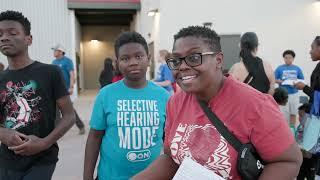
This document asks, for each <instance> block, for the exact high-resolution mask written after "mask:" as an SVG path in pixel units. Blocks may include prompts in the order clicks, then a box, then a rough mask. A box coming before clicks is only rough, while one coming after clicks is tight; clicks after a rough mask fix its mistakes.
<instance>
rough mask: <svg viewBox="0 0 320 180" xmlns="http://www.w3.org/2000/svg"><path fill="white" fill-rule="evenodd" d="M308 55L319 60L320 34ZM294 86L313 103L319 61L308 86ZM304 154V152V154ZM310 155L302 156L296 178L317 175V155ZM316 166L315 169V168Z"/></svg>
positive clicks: (318, 87) (319, 75)
mask: <svg viewBox="0 0 320 180" xmlns="http://www.w3.org/2000/svg"><path fill="white" fill-rule="evenodd" d="M310 55H311V59H312V61H319V60H320V36H317V37H316V38H315V39H314V41H313V42H312V44H311V50H310ZM295 87H296V88H297V89H299V90H303V92H304V93H306V94H307V95H308V96H309V97H310V99H309V103H310V104H312V103H313V93H314V91H320V63H318V64H317V66H316V68H315V69H314V70H313V72H312V74H311V80H310V86H307V85H305V84H304V83H302V82H298V83H296V84H295ZM304 153H305V152H304ZM304 156H305V154H304ZM310 156H311V157H304V158H303V163H302V166H301V168H300V172H299V175H298V177H297V180H299V179H304V178H305V177H307V178H310V179H314V177H315V173H316V172H317V175H319V172H320V170H319V164H318V165H317V163H319V162H318V161H319V157H318V156H315V155H310ZM316 168H317V170H316Z"/></svg>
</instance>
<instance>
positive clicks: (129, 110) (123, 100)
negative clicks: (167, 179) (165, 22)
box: [84, 32, 170, 180]
mask: <svg viewBox="0 0 320 180" xmlns="http://www.w3.org/2000/svg"><path fill="white" fill-rule="evenodd" d="M115 54H116V57H117V60H116V63H118V66H119V70H120V71H121V73H122V74H123V76H124V79H122V80H120V81H118V82H116V83H113V84H110V85H107V86H105V87H103V88H102V89H101V90H100V91H99V93H98V95H97V97H96V101H95V104H94V108H93V112H92V115H91V120H90V132H89V135H88V139H87V143H86V150H85V160H84V179H88V180H89V179H90V180H92V179H93V178H94V177H93V175H94V170H95V165H96V162H97V158H98V155H99V152H100V160H99V165H98V170H97V174H98V179H99V180H114V179H121V180H122V179H123V180H124V179H125V180H127V179H130V177H132V176H134V175H135V174H137V173H139V172H140V171H142V170H143V169H145V168H146V167H147V166H148V165H149V164H150V163H151V162H153V161H154V160H155V159H156V158H157V157H158V156H159V155H160V153H161V149H162V146H163V129H164V124H165V118H166V113H165V108H166V103H167V100H168V98H169V96H170V95H169V93H168V92H167V91H166V90H165V89H163V88H161V87H159V86H158V85H156V84H154V83H153V82H151V81H147V80H146V72H147V68H148V66H149V63H150V56H149V51H148V46H147V42H146V40H145V39H144V38H143V37H142V36H141V35H140V34H138V33H136V32H123V33H122V34H120V36H119V37H118V38H117V40H116V42H115Z"/></svg>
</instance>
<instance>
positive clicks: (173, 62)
mask: <svg viewBox="0 0 320 180" xmlns="http://www.w3.org/2000/svg"><path fill="white" fill-rule="evenodd" d="M217 53H219V52H203V53H194V54H190V55H188V56H186V57H181V58H179V57H170V58H168V59H167V60H166V62H167V64H168V67H169V69H171V70H177V69H179V67H180V65H181V64H182V61H184V62H185V63H186V64H187V65H188V66H190V67H196V66H200V65H201V64H202V56H205V55H215V54H217Z"/></svg>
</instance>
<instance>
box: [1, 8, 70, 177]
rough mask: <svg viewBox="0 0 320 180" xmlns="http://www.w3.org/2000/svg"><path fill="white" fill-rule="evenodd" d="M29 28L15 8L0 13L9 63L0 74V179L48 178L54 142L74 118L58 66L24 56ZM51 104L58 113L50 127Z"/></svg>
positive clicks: (54, 155) (55, 147)
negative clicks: (58, 115)
mask: <svg viewBox="0 0 320 180" xmlns="http://www.w3.org/2000/svg"><path fill="white" fill-rule="evenodd" d="M30 29H31V28H30V22H29V20H28V19H27V18H26V17H24V16H23V15H22V14H21V13H20V12H15V11H5V12H1V13H0V51H1V53H2V54H3V55H5V56H7V59H8V65H9V66H8V68H7V69H6V70H5V71H3V72H2V74H1V76H0V122H1V127H0V141H1V146H0V179H6V180H16V179H23V180H35V179H41V180H50V179H51V177H52V174H53V171H54V169H55V166H56V162H57V161H58V150H59V148H58V145H57V143H56V142H57V140H58V139H59V138H61V137H62V136H63V135H64V134H65V133H66V132H67V131H68V130H69V129H70V127H71V126H72V125H73V123H74V121H75V116H74V111H73V108H72V105H71V101H70V98H69V95H68V92H67V90H66V88H65V85H64V82H63V78H62V75H61V71H60V70H59V69H58V67H56V66H54V65H47V64H43V63H40V62H38V61H34V60H32V59H31V58H30V57H29V54H28V46H30V45H31V44H32V36H31V34H30ZM56 105H57V106H58V108H59V109H60V111H61V112H62V116H63V117H62V120H61V121H60V123H59V124H58V125H57V126H56V127H55V112H56Z"/></svg>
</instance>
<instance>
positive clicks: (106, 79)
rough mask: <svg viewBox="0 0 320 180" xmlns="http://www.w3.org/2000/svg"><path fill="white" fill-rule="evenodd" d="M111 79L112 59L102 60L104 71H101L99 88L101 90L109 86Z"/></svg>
mask: <svg viewBox="0 0 320 180" xmlns="http://www.w3.org/2000/svg"><path fill="white" fill-rule="evenodd" d="M112 78H113V65H112V59H111V58H106V59H105V60H104V69H103V70H102V71H101V74H100V76H99V82H100V87H101V88H103V87H104V86H106V85H108V84H111V83H112Z"/></svg>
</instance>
